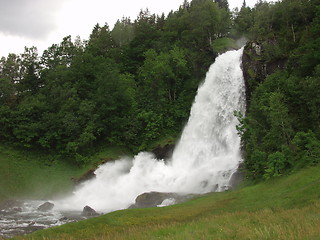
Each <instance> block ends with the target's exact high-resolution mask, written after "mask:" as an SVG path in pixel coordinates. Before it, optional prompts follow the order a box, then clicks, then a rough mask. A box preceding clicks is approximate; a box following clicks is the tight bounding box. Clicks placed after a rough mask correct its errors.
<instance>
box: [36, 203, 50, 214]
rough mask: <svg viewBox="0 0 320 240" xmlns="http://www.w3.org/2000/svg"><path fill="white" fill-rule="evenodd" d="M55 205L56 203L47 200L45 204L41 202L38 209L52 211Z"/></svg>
mask: <svg viewBox="0 0 320 240" xmlns="http://www.w3.org/2000/svg"><path fill="white" fill-rule="evenodd" d="M53 207H54V204H53V203H51V202H45V203H44V204H41V205H40V206H39V207H38V208H37V210H38V211H41V212H48V211H51V210H52V209H53Z"/></svg>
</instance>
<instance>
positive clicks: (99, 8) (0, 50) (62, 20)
mask: <svg viewBox="0 0 320 240" xmlns="http://www.w3.org/2000/svg"><path fill="white" fill-rule="evenodd" d="M190 1H191V0H189V2H190ZM182 2H183V0H161V1H160V0H135V1H132V0H112V1H111V0H90V1H88V0H46V1H44V0H30V1H29V0H28V1H26V0H0V4H1V5H0V41H1V44H0V56H6V55H7V54H8V53H9V52H14V53H22V52H23V49H24V46H27V47H31V46H36V47H38V49H39V52H40V54H41V52H42V51H43V50H44V49H46V48H48V47H49V46H51V45H52V44H53V43H59V42H61V40H62V38H63V37H65V36H67V35H71V36H72V37H76V36H78V35H79V36H80V37H81V38H82V39H88V37H89V35H90V33H91V31H92V29H93V27H94V25H95V24H96V23H99V24H100V25H104V24H105V23H108V24H109V26H110V28H111V29H112V27H113V25H114V23H115V22H116V21H117V19H121V18H122V17H123V16H124V17H130V18H131V19H132V20H134V19H136V17H137V16H138V14H139V12H140V10H141V9H146V8H148V9H149V11H150V12H151V13H155V14H159V15H160V14H161V13H163V12H164V13H165V14H168V13H169V12H170V11H171V10H174V11H175V10H177V9H178V8H179V6H180V5H181V4H182ZM256 2H257V0H246V3H247V5H248V6H254V4H255V3H256ZM242 3H243V0H229V6H230V9H233V8H234V7H241V6H242Z"/></svg>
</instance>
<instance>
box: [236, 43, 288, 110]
mask: <svg viewBox="0 0 320 240" xmlns="http://www.w3.org/2000/svg"><path fill="white" fill-rule="evenodd" d="M276 44H277V43H276V42H270V41H266V42H262V43H259V42H254V41H249V42H247V44H246V45H245V48H244V52H243V55H242V70H243V76H244V80H245V85H246V98H247V103H249V102H250V97H251V93H252V91H253V90H254V87H255V86H256V85H257V84H258V83H261V82H263V81H264V79H265V78H266V77H267V76H268V75H270V74H272V73H274V72H276V71H277V70H281V69H285V67H286V65H287V62H288V60H287V59H286V58H282V59H281V58H274V59H271V60H270V59H268V57H266V56H265V45H276ZM248 105H249V104H247V106H248Z"/></svg>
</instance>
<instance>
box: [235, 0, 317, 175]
mask: <svg viewBox="0 0 320 240" xmlns="http://www.w3.org/2000/svg"><path fill="white" fill-rule="evenodd" d="M237 14H238V15H237V18H236V19H235V28H234V32H236V33H237V34H239V33H243V34H244V35H246V36H249V37H251V39H252V40H253V41H254V42H255V43H256V44H259V47H260V49H261V53H259V54H256V55H255V56H251V57H252V59H254V58H255V61H256V62H257V63H260V64H261V65H262V66H268V65H269V66H270V65H272V64H273V65H275V66H276V68H275V70H276V69H277V67H278V66H279V64H280V63H284V67H281V68H278V71H275V72H274V73H273V74H268V73H267V74H266V78H263V79H261V76H258V75H257V74H256V73H254V72H252V69H251V70H250V69H249V70H248V71H249V73H250V71H251V74H249V75H251V76H250V77H249V79H247V82H248V85H249V86H248V89H250V93H248V94H250V96H249V99H250V101H249V102H248V112H247V115H246V117H245V118H241V117H240V119H241V124H240V125H239V132H240V133H241V135H242V138H243V141H244V154H245V155H244V157H245V165H246V169H247V170H248V174H249V176H250V177H252V178H254V179H268V178H270V177H273V176H279V175H282V174H284V173H287V172H289V171H290V170H293V169H297V168H300V167H303V166H306V165H312V164H317V163H319V162H320V124H319V123H320V97H319V96H320V1H319V0H309V1H305V0H283V1H282V2H277V3H274V4H270V3H265V2H259V3H258V4H257V5H256V6H255V7H254V8H253V9H250V8H248V7H246V6H243V7H242V8H241V10H240V11H239V12H238V13H237ZM246 50H248V53H247V54H252V52H249V49H248V48H247V49H246ZM280 65H281V64H280Z"/></svg>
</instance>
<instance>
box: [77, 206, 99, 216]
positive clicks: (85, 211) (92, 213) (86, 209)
mask: <svg viewBox="0 0 320 240" xmlns="http://www.w3.org/2000/svg"><path fill="white" fill-rule="evenodd" d="M81 215H82V216H85V217H94V216H98V215H99V213H97V212H96V211H95V210H94V209H93V208H91V207H89V206H85V207H84V208H83V211H82V213H81Z"/></svg>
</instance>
